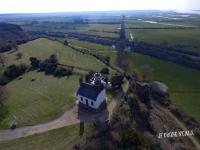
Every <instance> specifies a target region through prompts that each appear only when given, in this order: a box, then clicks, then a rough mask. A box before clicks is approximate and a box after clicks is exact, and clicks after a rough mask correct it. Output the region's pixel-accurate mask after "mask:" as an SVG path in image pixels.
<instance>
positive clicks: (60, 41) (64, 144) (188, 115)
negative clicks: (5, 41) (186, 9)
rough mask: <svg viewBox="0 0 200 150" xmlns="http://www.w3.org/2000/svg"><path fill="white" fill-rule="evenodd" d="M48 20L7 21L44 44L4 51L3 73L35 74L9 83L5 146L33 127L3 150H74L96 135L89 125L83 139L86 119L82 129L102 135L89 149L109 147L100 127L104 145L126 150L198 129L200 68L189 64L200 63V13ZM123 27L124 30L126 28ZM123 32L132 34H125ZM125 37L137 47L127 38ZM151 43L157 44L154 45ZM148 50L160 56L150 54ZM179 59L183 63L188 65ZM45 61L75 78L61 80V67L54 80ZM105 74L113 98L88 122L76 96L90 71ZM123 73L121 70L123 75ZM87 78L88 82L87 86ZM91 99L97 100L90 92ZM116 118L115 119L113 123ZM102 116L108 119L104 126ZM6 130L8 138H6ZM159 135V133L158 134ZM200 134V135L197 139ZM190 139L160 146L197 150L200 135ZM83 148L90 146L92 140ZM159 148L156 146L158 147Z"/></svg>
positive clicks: (1, 124)
mask: <svg viewBox="0 0 200 150" xmlns="http://www.w3.org/2000/svg"><path fill="white" fill-rule="evenodd" d="M45 15H46V14H44V16H42V17H41V16H37V15H36V16H37V17H34V15H33V16H30V18H28V17H27V18H26V17H25V18H23V17H22V18H20V19H19V18H17V19H16V18H15V19H12V16H11V18H10V19H9V20H8V21H7V22H9V23H15V24H18V25H20V27H21V28H22V29H23V30H24V31H25V32H27V33H28V34H31V35H33V36H36V37H37V38H36V39H35V40H32V41H29V42H27V43H25V44H22V45H18V46H16V47H15V49H12V50H11V51H7V52H3V53H1V56H3V60H4V61H5V66H3V65H2V66H3V69H2V70H1V72H0V73H1V74H2V72H3V71H5V69H8V66H10V65H12V64H16V65H21V64H25V65H28V67H27V68H28V69H26V71H25V72H23V74H21V75H20V76H17V77H16V78H14V79H11V80H9V82H8V83H7V84H5V85H4V84H2V85H3V86H5V91H6V97H5V99H4V101H3V104H4V107H3V108H4V109H5V113H4V114H3V116H2V117H1V118H0V130H2V131H0V133H1V134H0V135H3V137H1V138H0V140H1V139H6V140H8V139H9V140H10V139H13V138H12V137H11V136H12V135H13V134H15V133H18V131H19V132H20V131H21V133H22V132H23V131H26V129H27V130H28V131H27V132H26V133H25V132H23V133H22V134H20V135H19V136H18V134H15V135H17V136H16V137H23V138H19V139H14V140H10V141H0V149H1V148H3V149H5V150H7V149H8V150H9V149H20V150H23V149H30V150H32V149H71V146H72V145H74V144H77V142H79V141H80V140H82V139H84V138H85V136H86V135H87V133H89V132H90V127H89V125H88V124H87V125H86V127H85V133H84V136H83V138H81V137H80V135H79V134H80V133H79V130H80V128H81V126H79V124H75V123H77V122H79V121H80V125H81V124H82V123H84V122H85V121H84V119H86V120H87V121H91V122H92V123H91V124H92V125H93V127H94V128H93V129H95V130H94V132H93V133H92V134H91V137H90V138H89V137H87V138H86V139H87V140H89V143H90V144H91V143H93V142H92V141H93V140H94V141H95V140H96V141H97V143H95V144H94V145H97V146H98V144H99V143H100V144H99V145H100V146H102V145H101V144H102V143H103V142H102V139H103V140H104V130H102V129H104V126H101V125H105V129H106V130H105V131H106V134H105V136H106V140H104V141H108V143H109V140H110V139H112V138H111V137H114V138H113V139H112V140H111V141H114V143H115V142H116V143H118V145H119V146H120V145H121V146H124V145H126V143H127V141H128V143H129V142H130V143H132V141H129V140H130V139H129V135H130V137H131V139H133V138H132V137H134V139H136V140H137V138H138V137H139V138H140V136H141V137H142V138H141V139H139V140H144V144H146V142H145V140H146V139H145V138H144V139H143V135H144V137H146V135H145V134H149V135H147V137H148V136H149V139H150V136H152V140H154V139H157V134H159V132H168V131H170V130H171V129H174V130H185V129H188V130H189V129H190V128H193V127H194V128H198V127H199V124H198V123H200V111H199V108H200V80H199V77H200V70H198V69H199V68H197V67H196V69H192V67H193V66H192V65H193V64H192V65H185V64H186V63H187V64H189V63H190V62H191V61H192V62H193V60H195V61H194V63H196V64H197V65H199V64H198V63H199V62H200V59H199V56H198V54H197V53H200V40H199V37H200V30H199V29H200V21H199V18H200V17H199V15H194V14H191V15H184V14H183V15H181V14H179V13H175V12H160V11H149V12H148V13H144V12H140V11H139V12H135V13H132V12H126V13H125V12H124V13H122V14H120V15H116V14H115V13H114V14H113V15H109V14H106V15H105V14H101V13H100V14H99V15H94V14H93V13H91V14H90V13H89V14H87V15H86V14H84V15H80V16H79V15H77V14H76V15H75V16H73V15H72V16H71V14H70V15H69V14H68V15H67V14H62V15H61V16H59V15H60V14H55V16H48V15H47V16H45ZM57 15H58V16H57ZM123 16H124V17H123ZM0 20H1V18H0ZM124 23H125V27H123V25H124ZM120 26H121V27H122V29H125V30H120ZM32 31H36V32H32ZM67 32H68V33H67ZM69 32H72V33H69ZM45 33H46V34H45ZM48 33H49V34H48ZM51 33H52V34H51ZM123 33H125V34H126V38H127V39H128V40H130V41H127V40H126V39H125V38H124V34H123ZM59 34H60V35H61V34H62V36H59ZM88 35H92V36H88ZM131 36H132V38H131ZM118 37H120V38H118ZM117 38H118V39H117ZM134 41H136V42H135V43H134ZM142 41H143V42H142ZM97 43H98V44H97ZM100 43H101V44H100ZM114 44H116V45H114ZM139 44H141V45H142V46H143V45H144V47H142V46H141V45H139ZM151 44H152V45H153V44H155V45H153V46H152V47H151ZM108 45H112V46H108ZM115 47H116V48H115ZM170 47H172V48H170ZM173 48H174V49H173ZM124 49H125V50H124ZM140 49H141V51H140ZM134 50H135V51H134ZM182 50H183V51H184V52H183V51H182ZM125 51H126V52H125ZM147 51H149V52H151V53H153V54H157V55H151V53H148V52H147ZM158 51H159V52H165V53H159V52H158ZM186 51H189V52H188V53H187V52H186ZM171 52H173V53H171ZM190 52H191V53H190ZM193 52H195V53H193ZM177 53H178V54H177ZM54 54H55V55H54ZM179 54H181V55H179ZM19 56H20V57H19ZM50 56H55V57H54V60H53V61H52V60H51V61H50ZM120 56H121V57H120ZM170 56H171V57H172V58H173V59H171V57H170ZM30 57H34V58H33V59H35V58H37V59H36V60H37V62H38V63H37V65H33V64H32V63H31V64H30ZM47 58H49V59H48V60H47ZM117 58H118V59H117ZM166 58H169V59H166ZM45 59H46V60H45ZM55 59H56V62H55ZM116 59H117V60H116ZM40 60H45V61H40ZM104 60H106V61H104ZM174 60H179V62H181V63H179V62H178V61H174ZM183 60H186V61H183ZM42 63H46V64H47V65H48V68H50V69H52V68H53V67H55V66H56V67H57V66H58V67H60V68H61V66H62V67H63V68H61V69H66V70H67V69H72V68H73V69H72V70H73V71H72V72H73V74H72V75H71V74H70V75H66V76H62V77H58V76H56V75H55V74H53V73H55V69H54V71H53V73H49V74H48V73H47V72H46V70H47V65H46V67H44V69H41V64H42ZM120 63H121V64H122V65H120ZM144 65H148V66H149V68H150V70H151V69H152V70H153V71H152V74H151V73H150V74H151V75H152V76H151V77H152V78H151V79H150V80H140V78H145V77H144V76H145V75H142V74H140V71H141V70H142V69H141V68H142V67H143V66H144ZM31 66H32V67H31ZM49 66H50V67H49ZM71 66H74V67H71ZM186 66H187V67H186ZM58 67H57V68H58ZM105 67H106V68H105ZM60 68H59V69H60ZM102 68H104V72H109V73H110V74H109V76H107V75H106V74H107V73H105V76H103V79H102V80H104V81H105V83H109V84H106V85H107V86H106V88H108V89H109V90H107V92H106V97H107V98H108V101H107V109H106V110H105V111H102V112H100V113H99V114H98V113H97V115H94V114H93V112H90V111H88V112H89V113H88V114H90V113H91V114H92V115H91V116H90V115H88V114H86V115H85V114H84V113H83V116H81V115H82V110H81V111H80V109H77V108H79V107H76V100H77V98H76V96H77V95H76V91H77V89H78V87H79V86H80V85H79V84H80V82H82V81H83V82H89V81H90V80H89V79H88V78H89V77H88V76H86V74H88V73H89V71H91V70H92V71H100V70H101V69H102ZM107 68H109V71H107ZM111 68H112V69H111ZM50 69H49V70H50ZM123 69H124V70H123ZM118 70H120V71H118ZM43 71H44V72H43ZM70 71H71V70H70ZM16 72H17V71H16ZM116 72H118V74H117V75H116ZM141 72H142V71H141ZM143 72H145V73H146V74H147V76H148V75H149V74H148V68H147V70H144V68H143ZM90 73H91V72H90ZM54 75H55V76H54ZM4 76H5V75H4ZM80 77H81V78H82V79H83V80H80ZM114 77H115V78H114ZM3 79H4V78H3ZM84 79H85V80H84ZM87 79H88V81H86V80H87ZM95 79H97V78H95ZM97 81H98V80H97ZM151 81H160V82H162V83H164V84H166V86H167V87H168V88H169V89H168V92H163V91H162V87H158V91H156V90H155V89H153V88H152V87H153V86H152V84H151V83H152V82H151ZM118 82H120V83H118ZM94 83H102V82H94ZM110 83H111V84H110ZM104 85H105V84H104ZM121 86H122V88H121ZM102 87H103V86H102ZM92 88H94V86H92ZM159 88H160V89H159ZM94 89H96V88H94ZM159 90H160V91H159ZM108 91H109V92H108ZM166 91H167V90H166ZM87 93H89V94H92V93H90V92H88V91H87ZM156 94H157V95H156ZM155 95H156V96H157V97H156V96H155ZM118 96H119V97H118ZM168 96H169V98H170V100H171V101H172V103H170V101H169V99H168ZM86 98H87V97H86ZM80 99H82V97H81V98H80ZM103 99H106V98H103ZM118 99H119V101H117V100H118ZM88 100H89V98H87V99H86V105H88ZM81 101H82V100H81ZM121 101H123V102H121ZM119 103H120V104H119ZM161 104H162V105H161ZM91 105H93V102H92V103H91ZM2 106H3V105H2ZM116 108H117V109H116ZM113 110H114V111H113ZM181 110H183V111H181ZM112 111H113V112H112ZM115 111H116V112H115ZM68 112H70V113H68ZM151 112H153V113H151ZM101 113H102V114H103V115H102V114H101ZM104 113H105V114H104ZM110 113H111V114H112V115H113V116H111V118H110V116H109V115H110ZM62 114H64V115H62ZM65 114H67V115H65ZM0 115H1V114H0ZM101 115H102V116H101ZM104 115H105V116H106V119H107V117H108V116H109V119H108V120H105V119H104ZM114 115H116V116H114ZM96 116H97V117H96ZM82 117H83V118H82ZM84 117H85V118H84ZM181 117H182V118H181ZM98 118H99V120H101V121H102V119H103V121H102V122H101V121H99V122H98ZM149 118H152V119H149ZM193 118H194V119H193ZM92 119H94V120H92ZM14 120H15V121H16V122H17V127H16V129H15V130H13V131H10V130H8V129H9V128H10V127H11V123H12V122H13V121H14ZM195 120H196V121H197V122H196V121H195ZM52 122H53V123H52ZM68 122H69V124H68ZM107 123H108V124H107ZM165 123H166V124H165ZM71 124H75V125H71ZM149 124H150V125H151V127H149ZM163 124H165V126H163ZM43 125H44V126H43ZM68 125H69V126H68ZM29 126H31V127H29ZM64 126H66V127H64ZM46 127H47V128H46ZM60 127H62V128H60ZM102 127H103V128H102ZM124 127H127V128H124ZM44 128H45V129H44ZM57 128H58V129H57ZM129 128H130V129H131V130H129ZM4 129H6V130H4ZM52 129H54V130H52ZM132 129H133V130H132ZM47 130H48V131H47ZM4 131H5V133H6V134H7V135H6V134H5V135H6V136H5V137H4ZM44 131H45V132H44ZM46 131H47V132H46ZM107 131H108V132H107ZM129 131H131V132H129ZM152 131H153V132H155V133H153V134H152V133H151V132H152ZM126 132H127V133H126ZM35 133H38V134H35ZM99 133H101V134H99ZM129 133H130V134H129ZM143 133H144V134H143ZM197 133H198V132H197ZM197 133H196V131H195V134H197ZM119 135H120V136H119ZM24 136H27V137H24ZM14 137H15V136H14ZM94 137H95V138H96V139H95V138H94ZM102 137H103V138H102ZM119 137H120V138H119ZM124 137H125V139H123V138H124ZM126 137H128V138H126ZM99 138H100V140H99ZM185 138H186V140H184V139H181V138H176V139H173V140H170V139H166V141H164V143H162V141H161V142H160V144H161V145H162V144H163V145H164V146H163V145H162V146H163V147H165V146H166V145H167V146H169V147H170V146H171V145H172V144H174V143H176V142H177V145H178V146H177V149H181V148H183V147H184V148H185V149H187V148H188V149H192V148H193V146H195V145H196V146H197V147H198V137H195V136H194V137H193V136H192V137H189V138H188V137H185ZM107 139H108V140H107ZM119 139H120V140H121V141H120V140H119ZM147 139H148V138H147ZM87 140H86V141H87ZM90 140H91V141H90ZM117 140H119V141H118V142H117ZM123 140H125V141H123ZM123 142H124V143H123ZM158 142H159V140H158ZM165 142H166V143H165ZM83 143H84V144H88V142H83ZM83 143H79V144H80V145H81V144H83ZM108 143H107V142H106V144H108ZM141 143H143V142H141ZM152 143H153V142H152ZM104 144H105V143H104ZM106 144H105V145H106ZM134 144H135V143H134ZM154 144H155V143H153V145H152V146H155V145H156V144H155V145H154ZM116 145H117V144H116ZM118 145H117V146H118ZM76 146H77V145H76ZM134 146H135V145H134ZM156 146H157V145H156ZM179 146H180V147H179ZM81 148H82V147H81ZM136 149H137V148H136ZM166 149H167V148H166Z"/></svg>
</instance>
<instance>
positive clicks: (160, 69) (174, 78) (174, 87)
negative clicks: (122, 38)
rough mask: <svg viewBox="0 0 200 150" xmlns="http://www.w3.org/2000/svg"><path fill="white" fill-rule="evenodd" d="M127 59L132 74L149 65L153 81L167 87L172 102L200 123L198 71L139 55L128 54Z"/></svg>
mask: <svg viewBox="0 0 200 150" xmlns="http://www.w3.org/2000/svg"><path fill="white" fill-rule="evenodd" d="M128 59H129V66H130V70H131V71H132V72H133V71H138V69H139V68H140V67H141V66H142V65H145V64H148V65H150V66H151V67H152V68H153V79H154V80H158V81H162V82H164V83H166V84H167V85H168V86H169V93H170V97H171V99H172V101H173V102H174V103H175V104H177V105H178V106H179V107H180V108H182V109H183V110H185V111H186V112H187V113H189V114H190V115H192V116H193V117H194V118H196V119H197V120H198V121H199V122H200V114H199V107H200V103H199V99H200V93H199V92H200V91H199V90H200V80H199V76H200V71H197V70H193V69H189V68H185V67H182V66H179V65H176V64H174V63H171V62H167V61H162V60H158V59H155V58H152V57H150V56H145V55H141V54H130V55H129V58H128Z"/></svg>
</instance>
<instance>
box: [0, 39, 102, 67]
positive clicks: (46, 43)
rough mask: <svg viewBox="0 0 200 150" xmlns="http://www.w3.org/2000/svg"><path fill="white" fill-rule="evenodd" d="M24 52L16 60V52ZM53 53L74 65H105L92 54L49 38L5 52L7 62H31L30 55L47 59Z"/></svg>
mask: <svg viewBox="0 0 200 150" xmlns="http://www.w3.org/2000/svg"><path fill="white" fill-rule="evenodd" d="M18 52H21V53H22V55H23V56H22V59H19V60H16V56H15V55H16V53H18ZM51 54H56V55H57V57H58V60H59V63H64V64H67V65H74V66H79V67H83V68H86V69H94V68H95V69H97V70H98V69H101V68H102V67H103V65H102V64H101V63H100V62H98V61H97V60H96V59H95V58H94V57H92V56H88V55H87V56H86V55H84V54H81V53H79V52H76V51H74V50H72V49H71V48H69V47H66V46H64V45H63V44H61V43H59V42H57V41H51V40H48V39H42V38H41V39H37V40H34V41H31V42H29V43H27V44H24V45H21V46H19V49H18V51H16V52H13V53H10V52H7V53H5V54H4V55H5V57H6V60H7V62H6V64H7V65H9V64H14V63H18V64H19V63H25V64H29V63H30V62H29V57H37V58H38V59H46V58H48V57H49V56H50V55H51ZM83 62H84V63H83Z"/></svg>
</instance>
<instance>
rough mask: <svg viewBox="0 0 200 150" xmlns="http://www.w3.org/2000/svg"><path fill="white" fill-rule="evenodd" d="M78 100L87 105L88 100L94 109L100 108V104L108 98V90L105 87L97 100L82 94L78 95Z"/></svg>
mask: <svg viewBox="0 0 200 150" xmlns="http://www.w3.org/2000/svg"><path fill="white" fill-rule="evenodd" d="M77 97H78V101H79V102H80V103H82V104H85V105H86V101H88V106H90V107H92V108H94V109H98V108H99V106H100V105H101V104H102V102H103V101H104V100H106V92H105V89H104V90H103V91H102V92H101V93H100V94H99V95H98V97H97V100H96V101H93V100H91V99H88V98H86V97H83V96H81V95H78V96H77ZM92 103H93V105H92Z"/></svg>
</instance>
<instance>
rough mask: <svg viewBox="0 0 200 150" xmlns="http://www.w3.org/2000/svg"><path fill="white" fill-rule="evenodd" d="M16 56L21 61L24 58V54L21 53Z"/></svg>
mask: <svg viewBox="0 0 200 150" xmlns="http://www.w3.org/2000/svg"><path fill="white" fill-rule="evenodd" d="M15 56H16V59H21V58H22V56H23V54H22V53H20V52H19V53H17V54H16V55H15Z"/></svg>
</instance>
